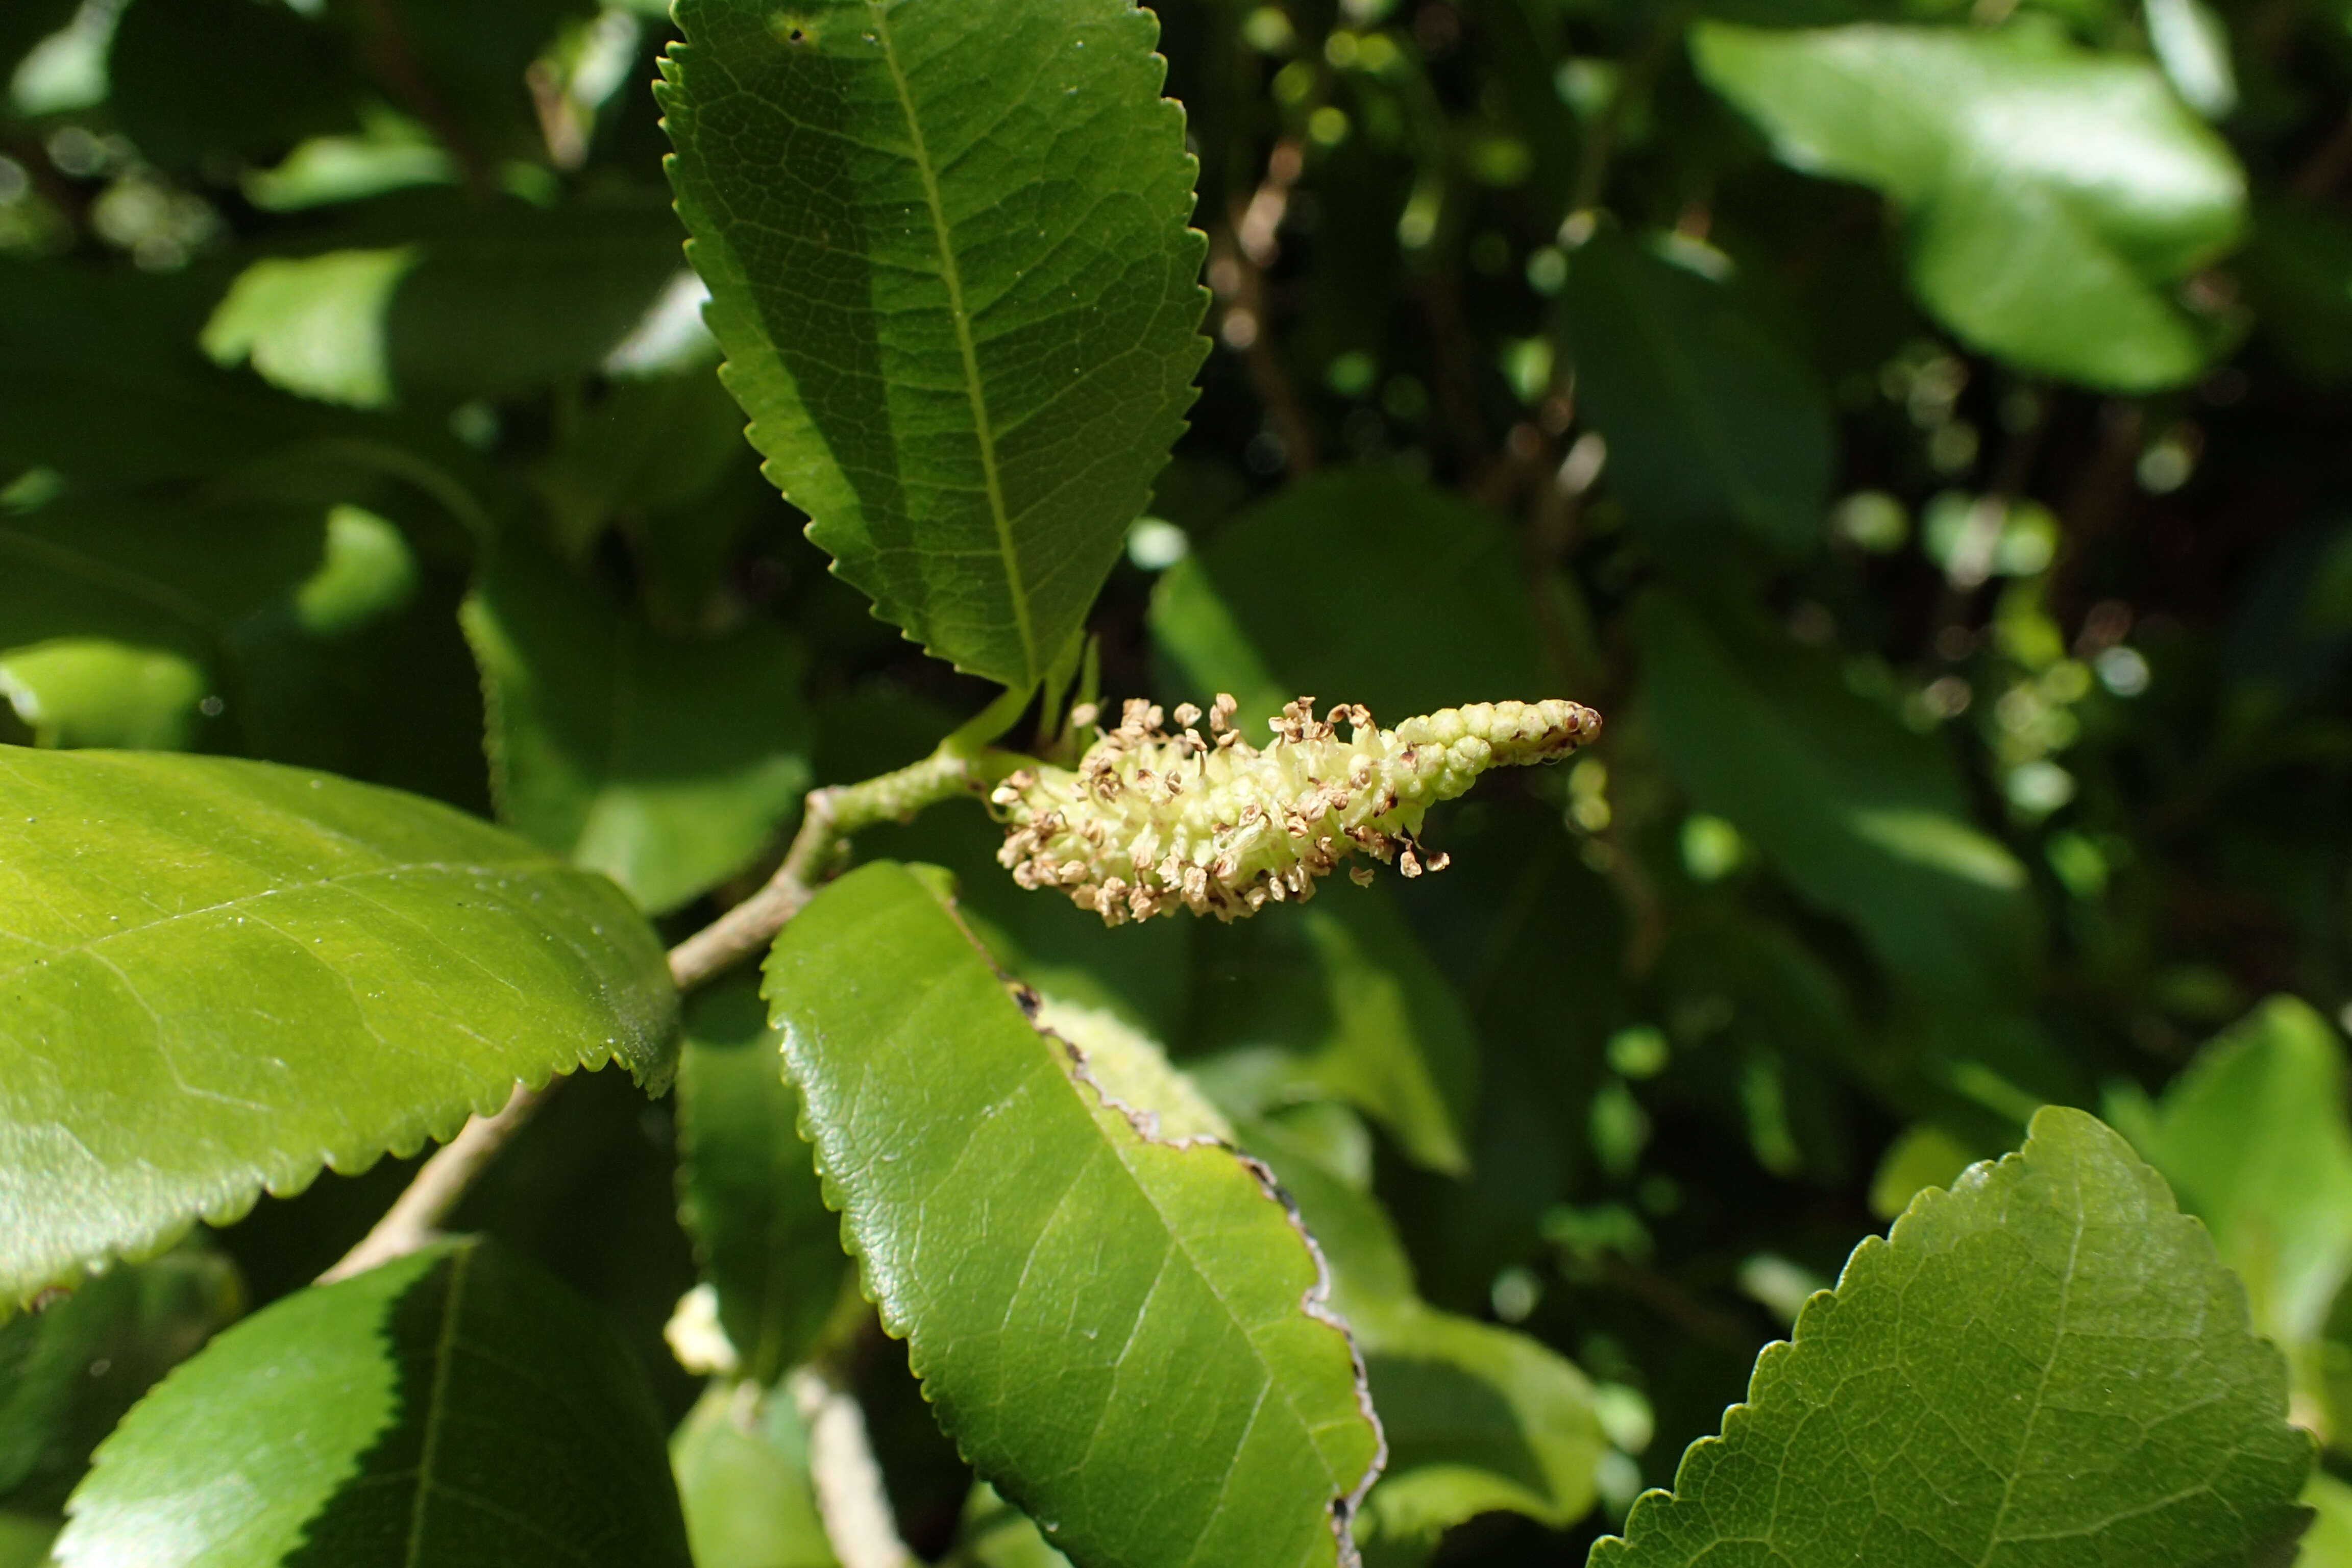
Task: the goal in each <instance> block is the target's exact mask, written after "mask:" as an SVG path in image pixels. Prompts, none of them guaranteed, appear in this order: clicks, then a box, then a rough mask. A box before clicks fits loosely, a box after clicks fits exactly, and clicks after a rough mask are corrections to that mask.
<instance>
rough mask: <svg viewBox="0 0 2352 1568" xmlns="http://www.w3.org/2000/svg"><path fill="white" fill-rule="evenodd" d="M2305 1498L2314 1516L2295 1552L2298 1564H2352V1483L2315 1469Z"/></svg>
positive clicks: (2303, 1567) (2305, 1567)
mask: <svg viewBox="0 0 2352 1568" xmlns="http://www.w3.org/2000/svg"><path fill="white" fill-rule="evenodd" d="M2303 1500H2304V1502H2305V1504H2306V1505H2307V1506H2308V1507H2309V1508H2310V1509H2311V1510H2312V1514H2313V1518H2312V1521H2311V1529H2310V1531H2308V1532H2307V1533H2305V1536H2304V1538H2303V1541H2302V1542H2301V1547H2302V1549H2301V1550H2300V1551H2299V1552H2297V1553H2296V1554H2295V1559H2294V1560H2295V1563H2296V1564H2297V1565H2298V1568H2352V1484H2347V1483H2346V1482H2343V1481H2339V1480H2337V1479H2336V1478H2335V1477H2334V1476H2331V1475H2329V1474H2328V1473H2327V1472H2326V1470H2314V1471H2313V1472H2312V1476H2311V1487H2310V1489H2308V1490H2307V1491H2305V1493H2304V1494H2303Z"/></svg>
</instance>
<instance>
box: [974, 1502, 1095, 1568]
mask: <svg viewBox="0 0 2352 1568" xmlns="http://www.w3.org/2000/svg"><path fill="white" fill-rule="evenodd" d="M948 1562H949V1563H950V1568H1070V1560H1069V1559H1068V1558H1066V1557H1065V1556H1063V1555H1062V1554H1061V1553H1060V1552H1056V1551H1055V1550H1054V1548H1053V1547H1052V1546H1051V1545H1049V1544H1048V1543H1047V1542H1046V1540H1045V1536H1044V1534H1043V1533H1041V1532H1040V1531H1038V1529H1037V1523H1036V1521H1034V1520H1033V1519H1031V1518H1030V1517H1029V1516H1028V1515H1027V1514H1025V1513H1023V1512H1022V1511H1021V1510H1019V1509H1017V1508H1014V1507H1013V1505H1012V1504H1011V1503H1009V1502H1006V1501H1005V1500H1003V1498H1001V1497H999V1496H998V1495H997V1492H996V1489H995V1488H994V1487H992V1486H990V1485H989V1484H988V1483H987V1482H986V1481H982V1482H981V1483H980V1484H979V1485H977V1486H975V1487H973V1488H972V1489H971V1497H969V1498H968V1499H966V1500H965V1501H964V1505H963V1528H962V1531H961V1534H960V1535H959V1537H958V1538H957V1542H956V1550H955V1553H954V1555H952V1556H951V1557H950V1558H949V1559H948Z"/></svg>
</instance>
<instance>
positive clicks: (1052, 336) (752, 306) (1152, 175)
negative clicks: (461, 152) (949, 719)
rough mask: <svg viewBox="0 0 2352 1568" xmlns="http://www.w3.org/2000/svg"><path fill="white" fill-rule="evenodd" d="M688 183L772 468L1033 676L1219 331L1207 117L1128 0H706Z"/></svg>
mask: <svg viewBox="0 0 2352 1568" xmlns="http://www.w3.org/2000/svg"><path fill="white" fill-rule="evenodd" d="M677 14H678V21H679V23H680V25H681V26H682V27H683V28H684V30H685V33H686V38H687V41H686V42H685V43H683V44H680V45H677V46H673V47H672V49H671V51H670V53H669V55H668V57H667V58H665V59H664V61H663V63H662V75H663V82H662V85H661V86H660V87H659V88H657V89H656V91H657V93H658V95H659V97H660V100H661V104H662V108H663V110H664V111H665V113H666V114H667V121H666V123H667V127H668V130H669V134H670V140H671V142H673V144H674V145H675V146H676V148H677V155H676V156H675V157H674V158H673V159H672V160H671V163H670V173H671V177H672V184H673V185H674V187H675V189H676V191H677V207H678V213H679V216H681V217H683V218H684V219H685V221H686V224H687V227H688V230H689V231H690V232H691V233H692V235H693V237H694V238H693V243H692V244H691V245H690V247H688V248H689V253H690V255H691V256H692V258H693V261H694V264H695V266H696V268H698V270H699V271H700V272H701V273H702V275H703V278H704V279H705V280H706V281H707V282H708V283H709V286H710V290H711V304H710V308H709V321H710V326H711V330H712V331H713V332H714V333H715V334H716V335H717V337H718V339H719V343H720V346H721V347H723V348H724V349H725V351H726V353H727V359H728V363H727V368H726V370H725V372H724V373H723V374H724V376H725V379H726V382H727V384H728V387H729V389H730V390H731V391H732V392H733V393H734V394H735V396H736V398H737V400H738V401H740V403H741V404H742V405H743V407H744V409H745V411H746V412H747V413H748V414H749V415H750V416H751V442H752V444H753V445H754V446H756V447H759V449H760V450H761V453H762V454H764V455H765V456H766V458H767V459H768V465H767V472H768V475H769V477H770V478H771V479H773V480H774V481H775V483H776V484H777V486H778V487H779V488H781V489H782V490H783V492H784V494H785V495H786V496H788V497H789V498H790V499H791V500H793V502H794V503H795V504H797V505H798V506H800V507H801V508H802V510H805V511H807V512H808V513H809V514H810V516H811V517H812V518H813V519H814V521H813V522H812V524H811V526H810V537H811V538H812V539H814V540H815V541H816V542H817V543H818V544H820V545H822V546H823V547H824V549H825V550H826V551H828V552H831V553H832V554H833V556H834V557H835V562H836V563H837V569H838V571H839V572H840V574H842V575H843V576H844V577H846V578H847V579H848V580H849V581H850V582H852V583H854V584H856V585H857V586H858V587H860V588H862V589H864V590H865V591H866V593H867V594H868V595H871V596H872V598H873V599H874V602H875V608H876V611H877V614H879V615H881V616H883V617H884V618H885V619H887V620H889V621H892V622H894V623H896V624H897V625H898V626H900V627H901V628H903V629H904V630H905V631H906V633H907V635H908V637H912V638H914V639H915V640H917V641H919V642H920V643H922V644H923V645H924V646H925V647H927V648H929V650H930V651H931V652H932V653H934V654H936V655H938V656H939V657H940V658H946V659H948V660H950V661H951V662H952V663H954V664H955V665H956V666H957V667H958V668H961V669H965V670H968V671H970V672H971V673H973V674H975V675H982V676H986V677H989V678H990V679H995V680H999V681H1002V682H1003V683H1004V684H1006V685H1007V686H1022V687H1025V686H1028V685H1031V684H1034V682H1036V681H1037V680H1039V679H1042V678H1043V677H1044V675H1045V672H1046V669H1047V668H1048V666H1049V665H1051V664H1052V662H1053V661H1054V659H1055V657H1056V656H1057V655H1059V654H1060V653H1061V652H1062V651H1063V649H1064V647H1066V645H1067V644H1068V642H1069V641H1070V639H1071V637H1073V636H1074V635H1075V634H1076V631H1077V630H1078V628H1079V627H1080V626H1081V625H1082V624H1083V623H1084V621H1085V619H1086V616H1087V609H1088V607H1089V606H1090V605H1092V603H1093V600H1094V596H1095V593H1096V591H1097V589H1098V588H1099V587H1100V586H1101V584H1102V581H1103V578H1104V575H1105V574H1107V573H1108V571H1109V569H1110V565H1111V563H1112V561H1113V560H1114V559H1115V558H1116V556H1117V555H1118V549H1119V545H1120V542H1121V540H1122V538H1123V537H1124V535H1125V531H1126V528H1127V525H1128V524H1129V522H1131V521H1134V519H1135V518H1136V516H1137V515H1138V514H1139V512H1140V511H1141V510H1142V509H1143V506H1144V503H1145V501H1146V500H1147V499H1148V497H1149V494H1150V483H1151V479H1152V476H1153V475H1154V474H1156V473H1157V472H1158V471H1159V469H1160V466H1161V465H1162V464H1163V463H1164V462H1165V461H1166V459H1167V454H1168V447H1169V445H1170V443H1171V442H1172V441H1173V440H1174V439H1175V437H1176V436H1177V434H1178V433H1179V432H1180V431H1181V429H1182V428H1183V416H1184V412H1185V410H1186V409H1187V408H1188V407H1189V406H1190V405H1191V404H1192V396H1193V392H1192V375H1193V373H1194V372H1195V371H1197V370H1198V369H1199V367H1200V363H1201V361H1202V357H1203V355H1204V354H1205V353H1206V352H1207V342H1206V340H1205V339H1203V338H1202V337H1201V336H1200V335H1199V334H1198V331H1197V330H1196V329H1197V328H1198V325H1199V323H1200V320H1201V315H1202V310H1203V309H1204V308H1205V304H1206V299H1207V296H1206V295H1205V293H1204V292H1203V291H1202V289H1201V288H1200V287H1199V285H1198V283H1197V281H1196V278H1197V275H1198V273H1199V270H1200V266H1201V260H1202V255H1203V254H1204V251H1205V245H1206V242H1205V241H1204V240H1203V238H1202V237H1201V236H1200V235H1199V234H1198V233H1196V232H1194V231H1192V229H1190V228H1189V227H1188V226H1187V224H1188V221H1189V219H1190V216H1191V213H1192V176H1193V162H1192V158H1191V157H1190V156H1189V155H1188V154H1187V153H1185V152H1184V150H1183V139H1184V117H1183V111H1182V110H1181V109H1180V108H1179V107H1178V106H1177V105H1176V104H1174V103H1172V102H1169V101H1167V100H1163V99H1161V98H1160V80H1161V76H1162V73H1163V69H1164V66H1163V62H1162V61H1161V60H1160V58H1159V57H1158V56H1157V55H1155V54H1154V53H1152V48H1153V46H1154V44H1155V42H1156V40H1157V36H1158V23H1157V21H1156V19H1155V18H1153V17H1152V16H1151V15H1150V13H1149V12H1144V11H1139V10H1138V9H1137V8H1136V7H1135V6H1134V5H1132V4H1131V3H1130V0H998V3H996V4H992V5H985V6H977V5H961V4H957V3H955V0H891V3H887V4H884V3H869V0H819V3H817V4H814V5H803V6H800V7H797V8H792V9H786V10H779V9H777V8H776V7H774V6H772V5H767V4H765V3H763V0H762V3H754V0H682V3H681V4H680V5H679V6H678V13H677Z"/></svg>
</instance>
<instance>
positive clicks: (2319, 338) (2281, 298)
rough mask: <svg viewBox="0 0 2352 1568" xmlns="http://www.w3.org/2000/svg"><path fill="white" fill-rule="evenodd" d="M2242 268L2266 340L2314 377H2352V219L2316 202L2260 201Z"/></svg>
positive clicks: (2329, 381)
mask: <svg viewBox="0 0 2352 1568" xmlns="http://www.w3.org/2000/svg"><path fill="white" fill-rule="evenodd" d="M2237 268H2238V270H2239V271H2240V272H2241V273H2242V274H2243V276H2244V278H2245V282H2246V293H2247V296H2248V299H2249V300H2250V302H2251V303H2252V306H2253V309H2254V331H2255V333H2256V335H2257V336H2258V337H2260V338H2261V340H2262V342H2263V347H2265V348H2267V349H2268V350H2270V352H2271V353H2274V354H2276V355H2277V356H2278V357H2279V358H2280V359H2281V360H2283V361H2284V362H2285V363H2286V364H2287V365H2288V366H2289V367H2290V368H2292V369H2293V370H2294V372H2295V374H2298V375H2300V376H2301V377H2302V378H2303V379H2304V380H2305V381H2308V382H2310V383H2312V384H2314V385H2316V386H2325V387H2338V386H2342V385H2344V384H2346V383H2347V382H2352V223H2347V222H2346V221H2345V219H2344V217H2343V216H2342V215H2341V214H2339V213H2337V212H2336V211H2334V210H2333V209H2331V208H2328V207H2325V206H2321V205H2315V204H2310V203H2305V202H2301V201H2293V200H2272V201H2269V202H2264V203H2258V204H2257V205H2256V206H2255V209H2254V232H2253V236H2252V238H2251V239H2250V240H2249V241H2248V243H2247V246H2246V249H2245V254H2244V255H2242V256H2241V257H2240V258H2238V261H2237Z"/></svg>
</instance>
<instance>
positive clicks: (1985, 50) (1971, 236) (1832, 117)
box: [1693, 23, 2246, 391]
mask: <svg viewBox="0 0 2352 1568" xmlns="http://www.w3.org/2000/svg"><path fill="white" fill-rule="evenodd" d="M1693 51H1694V55H1695V57H1696V60H1697V63H1698V67H1699V71H1700V74H1701V75H1702V76H1704V77H1705V78H1706V80H1707V81H1708V82H1709V83H1710V84H1711V85H1712V86H1713V87H1714V88H1715V89H1717V91H1718V92H1721V93H1722V94H1724V95H1725V96H1726V97H1727V98H1728V99H1730V100H1732V101H1733V102H1734V103H1736V104H1738V106H1739V107H1740V108H1741V109H1742V110H1745V111H1746V112H1747V113H1748V115H1749V116H1750V117H1752V118H1753V119H1755V120H1756V121H1758V123H1759V124H1760V125H1761V126H1762V127H1763V128H1764V129H1765V131H1766V132H1768V133H1769V135H1770V136H1771V138H1772V141H1773V144H1774V147H1775V150H1776V151H1777V152H1778V153H1780V157H1781V159H1782V160H1783V161H1785V162H1786V163H1790V164H1791V165H1792V166H1794V167H1796V168H1800V169H1803V170H1806V171H1809V172H1811V173H1813V174H1823V175H1828V176H1830V177H1832V178H1837V179H1848V180H1857V181H1860V182H1862V183H1863V184H1868V185H1871V186H1873V187H1874V188H1875V189H1877V190H1879V191H1880V192H1882V193H1884V194H1885V195H1886V196H1887V197H1888V199H1890V200H1891V201H1893V202H1894V203H1895V205H1896V206H1897V207H1899V208H1900V209H1901V210H1902V211H1903V213H1904V214H1905V216H1906V218H1907V220H1908V224H1909V230H1908V234H1907V238H1908V240H1909V243H1910V247H1911V281H1912V287H1913V288H1914V289H1916V291H1917V293H1918V295H1919V297H1920V299H1921V300H1923V301H1924V302H1925V303H1926V304H1927V308H1928V309H1929V310H1933V311H1934V312H1935V313H1936V314H1937V316H1938V317H1939V318H1940V319H1941V320H1942V321H1944V323H1945V324H1946V325H1947V326H1949V327H1950V328H1951V329H1952V330H1953V331H1956V332H1958V334H1959V335H1960V336H1961V337H1963V338H1965V339H1967V340H1968V341H1969V342H1970V343H1972V344H1974V345H1975V346H1977V347H1978V348H1980V349H1984V350H1986V351H1988V352H1990V353H1996V354H1999V355H2000V356H2001V357H2003V358H2005V359H2008V360H2011V361H2012V362H2014V363H2018V364H2020V365H2022V366H2024V367H2026V368H2028V369H2030V370H2035V371H2040V372H2043V373H2045V374H2053V375H2061V376H2065V377H2068V378H2070V379H2072V380H2076V381H2083V382H2087V383H2090V384H2093V385H2097V386H2107V387H2114V388H2116V389H2119V390H2126V391H2138V390H2147V389H2150V388H2155V387H2161V386H2169V385H2173V384H2178V383H2179V382H2181V381H2184V380H2187V379H2188V378H2189V377H2190V376H2193V375H2195V374H2197V373H2198V372H2199V371H2200V370H2201V369H2202V368H2203V367H2204V364H2205V363H2206V361H2207V359H2208V358H2209V357H2210V352H2211V349H2212V347H2213V342H2214V336H2215V334H2214V332H2213V331H2212V330H2211V329H2210V327H2209V326H2207V325H2205V324H2203V323H2200V322H2199V321H2196V320H2194V319H2193V318H2191V317H2190V316H2189V314H2188V313H2187V312H2186V311H2185V310H2183V309H2182V307H2181V306H2180V305H2179V303H2178V302H2177V300H2176V297H2175V290H2176V289H2177V288H2178V287H2179V285H2180V284H2181V283H2182V282H2184V281H2185V280H2186V279H2188V277H2189V274H2191V273H2192V272H2194V271H2195V270H2196V269H2197V268H2200V267H2203V266H2205V265H2207V264H2208V263H2210V262H2211V261H2213V260H2214V259H2216V258H2218V257H2220V256H2221V254H2222V253H2223V252H2224V251H2226V250H2227V249H2228V248H2229V247H2230V246H2231V243H2232V242H2234V241H2235V240H2236V238H2237V237H2238V234H2239V231H2240V229H2241V228H2242V226H2243V224H2244V221H2245V204H2246V193H2245V176H2244V174H2243V173H2242V171H2241V170H2240V169H2239V167H2238V163H2237V160H2236V159H2235V158H2234V157H2232V156H2231V153H2230V151H2229V149H2228V147H2227V146H2226V145H2225V144H2224V143H2223V142H2221V138H2219V137H2218V136H2216V135H2215V134H2214V133H2213V132H2212V131H2211V130H2210V128H2208V127H2207V126H2206V125H2205V124H2204V123H2203V121H2200V120H2199V119H2198V118H2197V116H2196V115H2195V114H2194V113H2192V112H2191V111H2190V110H2189V108H2188V107H2187V106H2186V105H2185V104H2183V103H2182V102H2181V101H2180V100H2179V98H2178V97H2177V96H2175V94H2174V92H2173V90H2172V89H2171V87H2170V86H2169V85H2168V83H2167V82H2166V81H2165V79H2164V77H2163V75H2162V74H2161V73H2160V72H2159V71H2158V69H2157V68H2156V67H2155V66H2154V65H2153V64H2151V63H2149V62H2148V61H2147V60H2145V59H2140V58H2132V57H2129V56H2123V55H2100V54H2095V53H2092V52H2090V51H2088V50H2084V49H2082V48H2079V47H2075V46H2074V45H2072V44H2070V43H2068V42H2066V41H2065V40H2064V38H2063V36H2062V35H2061V34H2060V33H2059V32H2058V31H2057V29H2055V28H2045V27H2042V26H2031V25H2018V26H2010V27H2005V28H2002V29H2000V30H1997V31H1996V30H1991V29H1986V28H1977V27H1899V26H1872V25H1867V24H1865V25H1861V26H1851V27H1836V28H1825V29H1822V30H1819V31H1811V32H1801V31H1790V32H1781V31H1773V30H1769V29H1751V28H1745V27H1735V26H1727V25H1724V24H1720V23H1709V24H1704V25H1702V26H1700V27H1699V29H1698V31H1697V32H1696V35H1695V37H1694V40H1693Z"/></svg>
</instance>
